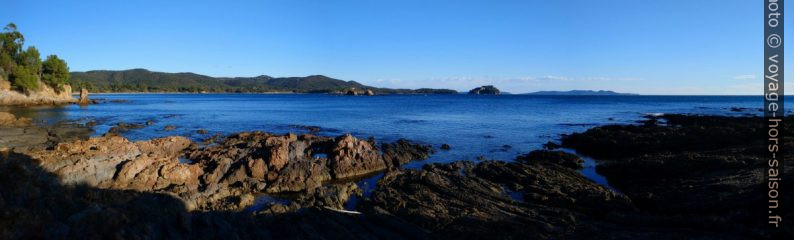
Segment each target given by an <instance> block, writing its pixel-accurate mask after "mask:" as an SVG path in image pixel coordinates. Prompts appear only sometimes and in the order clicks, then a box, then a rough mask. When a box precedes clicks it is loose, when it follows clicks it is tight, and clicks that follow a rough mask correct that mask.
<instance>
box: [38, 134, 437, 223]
mask: <svg viewBox="0 0 794 240" xmlns="http://www.w3.org/2000/svg"><path fill="white" fill-rule="evenodd" d="M372 141H374V140H372ZM400 145H401V148H399V149H392V148H390V150H389V155H384V154H381V153H380V150H379V149H378V148H376V147H375V145H374V142H371V141H366V140H359V139H357V138H355V137H353V136H352V135H349V134H348V135H342V136H339V137H337V138H327V137H319V136H314V135H309V134H305V135H300V136H297V135H294V134H287V135H273V134H269V133H263V132H250V133H239V134H235V135H231V136H228V137H227V138H226V139H225V140H224V141H223V142H221V143H218V144H216V145H212V146H207V147H203V148H200V147H198V145H196V144H195V143H193V142H192V141H190V140H188V139H186V138H184V137H166V138H158V139H152V140H149V141H139V142H131V141H129V140H127V139H125V138H123V137H120V136H118V135H114V134H108V135H105V136H102V137H96V138H90V139H86V140H77V141H73V142H64V143H59V144H57V145H55V146H54V147H53V148H32V149H30V150H26V151H23V152H25V153H26V154H27V155H29V156H30V157H31V158H33V159H36V160H38V161H39V163H40V165H41V166H42V168H43V169H45V170H47V171H49V172H52V173H54V174H55V175H57V176H58V177H59V178H60V179H61V182H62V183H64V184H87V185H89V186H95V187H99V188H105V189H121V190H136V191H142V192H158V193H167V194H172V195H174V196H178V197H179V198H180V199H182V200H183V201H184V203H185V204H186V206H187V207H188V208H189V209H200V210H223V209H237V208H240V207H244V206H245V205H247V204H250V203H246V202H245V201H249V200H251V199H253V197H252V196H253V195H254V194H257V193H261V192H267V193H283V192H307V193H311V192H313V191H314V190H315V189H317V188H319V187H321V186H322V185H323V184H324V183H326V182H328V181H331V180H336V179H343V178H350V177H355V176H360V175H366V174H371V173H374V172H377V171H382V170H385V169H386V168H387V167H389V166H395V165H394V163H395V161H394V160H393V159H394V157H393V155H395V154H401V153H400V152H399V151H405V152H410V153H407V154H406V156H414V157H416V158H414V159H410V160H417V159H421V158H422V157H426V156H427V154H428V153H427V152H426V151H429V150H430V149H428V148H425V147H422V146H419V145H415V146H416V149H412V148H411V147H410V146H411V143H409V142H407V141H403V142H401V143H400ZM386 156H389V157H386ZM387 161H388V162H389V163H388V164H387ZM403 161H407V160H403ZM398 163H399V161H398ZM396 166H398V165H396Z"/></svg>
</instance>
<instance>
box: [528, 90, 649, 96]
mask: <svg viewBox="0 0 794 240" xmlns="http://www.w3.org/2000/svg"><path fill="white" fill-rule="evenodd" d="M525 95H571V96H622V95H639V94H636V93H618V92H614V91H605V90H598V91H593V90H571V91H538V92H531V93H525Z"/></svg>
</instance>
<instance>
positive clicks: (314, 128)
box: [290, 125, 323, 133]
mask: <svg viewBox="0 0 794 240" xmlns="http://www.w3.org/2000/svg"><path fill="white" fill-rule="evenodd" d="M290 127H292V128H296V129H300V130H305V131H308V132H311V133H316V132H320V131H322V130H323V129H322V128H321V127H318V126H310V125H290Z"/></svg>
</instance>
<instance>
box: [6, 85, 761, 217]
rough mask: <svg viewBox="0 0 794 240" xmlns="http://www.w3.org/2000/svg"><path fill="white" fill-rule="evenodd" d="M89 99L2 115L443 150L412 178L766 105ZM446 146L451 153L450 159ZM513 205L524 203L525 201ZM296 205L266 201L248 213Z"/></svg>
mask: <svg viewBox="0 0 794 240" xmlns="http://www.w3.org/2000/svg"><path fill="white" fill-rule="evenodd" d="M91 98H92V99H95V100H98V101H99V102H100V103H99V104H92V105H87V106H80V105H65V106H58V107H52V106H50V107H28V108H10V107H0V111H9V112H11V113H14V114H15V115H17V116H24V117H30V118H33V119H34V121H35V122H36V123H37V124H42V125H44V124H54V123H58V122H67V123H69V122H71V123H75V122H76V123H90V124H92V125H93V126H94V127H93V129H94V131H95V132H94V135H96V136H98V135H102V134H104V133H106V132H107V131H108V130H109V129H110V128H111V127H114V126H117V125H118V124H119V123H125V124H140V125H142V126H144V127H142V128H137V129H131V130H129V131H127V132H123V133H122V135H123V136H125V137H127V138H129V139H131V140H147V139H152V138H157V137H164V136H172V135H181V136H185V137H188V138H191V139H193V140H195V141H197V142H201V141H203V140H205V139H207V138H210V137H212V136H213V135H227V134H231V133H236V132H243V131H266V132H272V133H277V134H285V133H297V134H301V133H312V134H317V135H323V136H338V135H342V134H346V133H350V134H353V135H355V136H357V137H359V138H369V137H374V138H375V139H376V140H377V141H380V142H392V141H396V140H398V139H400V138H405V139H409V140H412V141H415V142H418V143H422V144H429V145H432V146H433V147H434V148H435V149H436V151H435V153H433V154H432V155H431V156H430V158H429V159H426V160H423V161H414V162H410V163H408V164H406V165H404V166H403V167H404V168H421V167H422V166H423V165H425V164H428V163H445V162H452V161H459V160H463V161H482V160H486V159H488V160H502V161H512V160H513V159H515V158H516V156H518V155H520V154H525V153H528V152H530V151H532V150H538V149H542V148H543V145H544V144H545V143H548V142H555V143H559V140H560V138H561V137H562V136H563V135H565V134H571V133H575V132H583V131H586V130H587V129H589V128H593V127H597V126H603V125H608V124H640V123H639V121H642V120H644V119H645V118H646V117H647V116H658V115H661V114H665V113H679V114H696V115H723V116H762V115H763V112H762V109H761V107H762V105H763V98H762V97H761V96H644V95H639V96H634V95H632V96H623V95H621V96H536V95H466V94H454V95H378V96H341V95H328V94H94V95H91ZM147 122H148V123H150V124H148V125H147ZM167 127H168V128H169V129H170V128H171V127H173V129H172V130H167ZM199 130H206V132H205V131H199ZM442 144H448V145H450V149H449V150H442V149H441V148H440V146H441V145H442ZM562 150H563V151H566V152H570V153H574V154H578V153H576V152H575V151H574V150H572V149H562ZM578 155H579V156H580V157H582V159H583V160H584V165H585V167H584V168H583V169H581V170H580V173H581V174H582V175H584V176H585V177H586V178H588V179H590V180H592V181H593V182H595V183H598V184H601V185H603V186H605V187H607V188H610V189H612V190H613V191H616V192H619V191H618V190H617V189H615V188H613V187H612V186H611V185H609V182H608V180H607V179H606V178H605V177H604V176H603V175H601V174H599V173H598V172H597V171H596V165H597V161H596V160H594V159H592V158H590V157H588V156H584V155H581V154H578ZM382 176H383V173H376V174H374V175H372V176H367V177H364V178H361V179H360V180H357V181H356V184H358V185H359V187H360V188H362V189H363V190H364V197H369V196H368V195H369V194H371V193H372V192H373V191H374V189H375V187H376V185H377V181H378V180H379V179H380V178H381V177H382ZM511 197H513V198H515V200H516V201H521V197H520V196H513V195H511ZM289 201H291V200H289V198H283V197H280V196H271V195H266V194H262V195H261V196H257V198H256V201H255V203H254V204H253V205H251V206H249V207H247V208H246V211H257V210H261V209H262V208H264V207H265V206H268V205H270V204H274V203H282V204H283V203H284V202H289ZM359 201H360V200H359V197H356V196H353V197H352V198H351V199H350V200H349V201H348V202H347V203H346V204H345V209H347V210H355V209H356V204H357V203H358V202H359Z"/></svg>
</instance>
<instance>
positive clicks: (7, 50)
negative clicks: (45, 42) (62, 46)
mask: <svg viewBox="0 0 794 240" xmlns="http://www.w3.org/2000/svg"><path fill="white" fill-rule="evenodd" d="M24 44H25V36H24V35H22V33H20V32H19V30H18V29H17V26H16V24H14V23H9V24H8V25H6V26H5V28H3V32H2V33H0V80H2V81H6V80H5V79H7V81H8V82H10V87H11V88H12V89H14V90H16V91H19V92H25V93H29V92H31V91H36V90H39V88H40V87H41V85H42V84H46V85H47V86H49V87H51V88H53V89H56V90H58V91H63V90H64V86H65V85H66V84H68V83H69V67H68V66H67V64H66V61H64V60H63V59H60V58H58V56H56V55H49V56H47V59H46V60H44V61H42V60H41V56H40V53H39V50H38V49H37V48H36V47H34V46H28V47H27V48H24ZM23 49H24V50H23Z"/></svg>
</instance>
